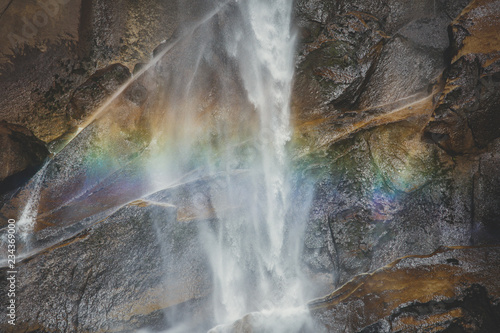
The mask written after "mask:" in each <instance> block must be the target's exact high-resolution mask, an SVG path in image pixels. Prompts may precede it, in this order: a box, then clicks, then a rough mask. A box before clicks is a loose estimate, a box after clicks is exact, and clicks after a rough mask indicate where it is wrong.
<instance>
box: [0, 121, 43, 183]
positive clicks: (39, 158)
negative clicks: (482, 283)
mask: <svg viewBox="0 0 500 333" xmlns="http://www.w3.org/2000/svg"><path fill="white" fill-rule="evenodd" d="M0 147H2V149H1V150H0V187H1V190H0V192H5V191H8V190H10V189H13V188H15V187H18V186H19V185H20V184H21V181H22V179H27V178H29V177H30V176H32V175H33V173H34V171H35V170H36V168H37V167H39V166H40V165H41V164H42V162H43V161H44V160H45V158H47V156H48V154H49V152H48V150H47V148H46V147H45V144H44V143H43V142H42V141H40V140H38V139H37V138H36V137H35V136H34V135H33V133H31V131H29V130H28V129H26V128H24V127H22V126H19V125H14V124H9V123H7V122H5V121H0Z"/></svg>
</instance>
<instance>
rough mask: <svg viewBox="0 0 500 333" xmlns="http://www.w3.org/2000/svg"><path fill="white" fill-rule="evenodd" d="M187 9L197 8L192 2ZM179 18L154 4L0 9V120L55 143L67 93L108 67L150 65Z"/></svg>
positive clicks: (165, 4) (63, 127) (76, 2)
mask: <svg viewBox="0 0 500 333" xmlns="http://www.w3.org/2000/svg"><path fill="white" fill-rule="evenodd" d="M44 4H45V5H44ZM46 4H48V5H46ZM190 5H193V6H194V7H196V6H197V5H196V1H193V3H190ZM186 7H189V5H188V4H186ZM185 11H186V9H185V8H183V6H178V5H177V2H176V1H161V0H141V1H135V0H134V1H132V0H130V1H129V0H127V1H120V2H119V3H110V2H109V1H89V0H70V1H57V0H54V1H35V0H23V1H14V2H11V3H8V5H6V6H5V7H4V8H2V7H1V5H0V12H1V13H2V14H1V15H2V21H3V22H4V23H5V24H2V27H1V28H0V90H1V91H2V94H0V119H4V120H6V121H8V122H11V123H15V124H20V125H23V126H25V127H27V128H28V129H30V130H31V131H32V132H33V133H34V134H35V135H36V136H37V137H38V138H40V139H41V140H43V141H45V142H50V141H52V140H54V139H56V138H58V137H59V136H61V135H62V134H63V133H65V132H66V131H67V130H68V129H69V128H70V127H71V126H70V124H69V122H68V118H67V115H66V107H67V105H68V103H69V102H70V98H71V97H72V96H74V90H75V89H76V88H77V87H79V86H80V85H82V84H83V83H84V82H86V81H87V80H88V79H89V77H90V76H91V75H92V74H93V73H95V72H96V71H98V70H101V69H103V68H106V67H108V66H109V65H111V64H114V63H122V64H124V65H125V66H126V67H127V68H129V69H130V70H132V69H133V67H134V65H135V64H136V63H138V62H147V61H149V59H150V57H151V56H150V54H151V52H152V50H153V49H154V47H155V46H156V45H158V44H159V43H160V42H161V41H162V40H165V39H167V38H168V37H169V36H170V35H172V33H173V31H174V30H175V29H176V28H177V26H178V24H179V22H178V19H179V17H180V16H181V13H184V12H185ZM35 23H36V25H35ZM41 69H43V70H41ZM12 110H16V112H12Z"/></svg>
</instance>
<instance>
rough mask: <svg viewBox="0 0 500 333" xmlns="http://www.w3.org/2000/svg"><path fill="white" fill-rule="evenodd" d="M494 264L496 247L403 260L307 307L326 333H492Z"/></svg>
mask: <svg viewBox="0 0 500 333" xmlns="http://www.w3.org/2000/svg"><path fill="white" fill-rule="evenodd" d="M499 260H500V249H499V248H498V247H483V248H445V249H441V250H438V251H437V252H436V253H434V254H432V255H429V256H415V257H406V258H403V259H399V260H397V261H395V262H393V263H391V264H390V265H388V266H386V267H383V268H381V269H379V270H376V271H375V272H373V273H371V274H364V275H360V276H356V277H355V278H354V279H352V280H351V281H349V282H348V283H346V284H345V285H344V286H342V287H341V288H339V289H338V290H336V291H335V292H334V293H332V294H331V295H328V296H326V297H324V298H322V299H318V300H315V301H312V302H311V303H310V304H309V306H310V308H311V310H312V313H313V316H314V317H315V318H316V319H317V320H319V321H320V322H322V323H323V324H324V325H325V326H326V327H327V328H328V330H329V331H330V332H339V331H345V332H364V333H368V332H372V333H375V332H413V331H419V332H421V331H424V332H427V331H430V332H494V331H496V329H497V328H498V325H500V322H499V319H498V318H499V315H500V307H499V306H498V302H499V300H500V284H499V281H498V278H497V276H498V274H499V273H500V271H499V267H500V266H499V265H498V264H499Z"/></svg>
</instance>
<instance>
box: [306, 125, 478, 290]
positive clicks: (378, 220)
mask: <svg viewBox="0 0 500 333" xmlns="http://www.w3.org/2000/svg"><path fill="white" fill-rule="evenodd" d="M419 119H420V120H419ZM426 120H427V116H421V117H420V118H413V119H411V120H408V121H402V122H399V123H395V124H390V125H384V126H379V127H377V128H374V129H371V130H366V131H363V132H360V133H358V134H356V135H354V136H353V137H352V138H348V139H344V140H342V141H340V142H338V143H337V144H334V145H332V146H331V148H330V149H328V150H327V151H326V152H325V154H326V156H324V155H323V156H322V155H320V156H318V157H316V158H313V159H312V161H310V162H308V164H309V165H311V169H310V170H307V171H306V172H307V173H306V174H309V177H313V178H314V179H317V183H316V188H315V195H314V198H313V200H312V205H311V211H310V216H309V221H308V226H307V230H306V237H305V250H304V251H305V252H304V261H305V262H306V263H307V264H308V266H309V267H311V269H312V270H314V271H316V272H325V273H327V272H328V273H330V274H331V276H332V278H331V279H332V280H331V281H332V282H334V284H337V285H338V284H341V283H344V282H345V281H347V280H348V279H349V278H350V277H352V276H353V275H355V274H359V273H361V272H368V271H370V270H373V269H376V268H378V267H380V266H383V265H386V264H388V263H390V262H391V261H393V260H395V259H396V258H397V256H400V255H412V254H419V253H422V251H426V252H432V251H434V250H435V249H436V248H437V247H439V246H442V245H448V246H452V245H457V244H458V245H469V244H470V238H471V235H472V231H471V225H472V221H473V219H474V217H473V216H474V215H473V211H474V208H473V205H474V203H473V193H474V190H473V187H474V184H473V181H472V177H473V175H474V170H475V168H476V167H477V164H476V163H477V162H475V161H468V160H465V159H464V160H460V161H457V164H454V163H453V161H452V159H451V158H450V157H449V156H447V155H446V154H445V153H444V152H442V151H441V150H440V149H439V148H437V147H435V146H434V145H433V144H431V143H426V142H425V141H422V139H421V136H422V127H423V126H425V123H426ZM312 166H314V168H312ZM415 220H418V221H425V222H422V223H417V224H416V223H415V222H414V221H415Z"/></svg>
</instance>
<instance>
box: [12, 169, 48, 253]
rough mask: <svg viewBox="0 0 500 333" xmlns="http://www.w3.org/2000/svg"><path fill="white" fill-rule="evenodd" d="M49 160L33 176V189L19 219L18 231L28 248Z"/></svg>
mask: <svg viewBox="0 0 500 333" xmlns="http://www.w3.org/2000/svg"><path fill="white" fill-rule="evenodd" d="M48 165H49V162H48V161H47V162H45V164H44V165H43V166H42V168H40V170H38V172H37V173H36V175H35V176H34V177H33V178H32V180H31V184H30V185H29V186H30V187H31V191H30V193H29V198H28V201H27V202H26V205H25V206H24V209H23V211H22V213H21V216H20V217H19V220H18V221H17V228H18V230H17V232H18V234H19V235H20V236H21V239H22V240H23V241H24V242H25V243H26V246H27V249H29V236H30V235H31V234H32V232H33V227H34V226H35V221H36V217H37V214H38V203H39V201H40V191H41V189H42V184H43V179H44V177H45V172H46V170H47V166H48Z"/></svg>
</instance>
